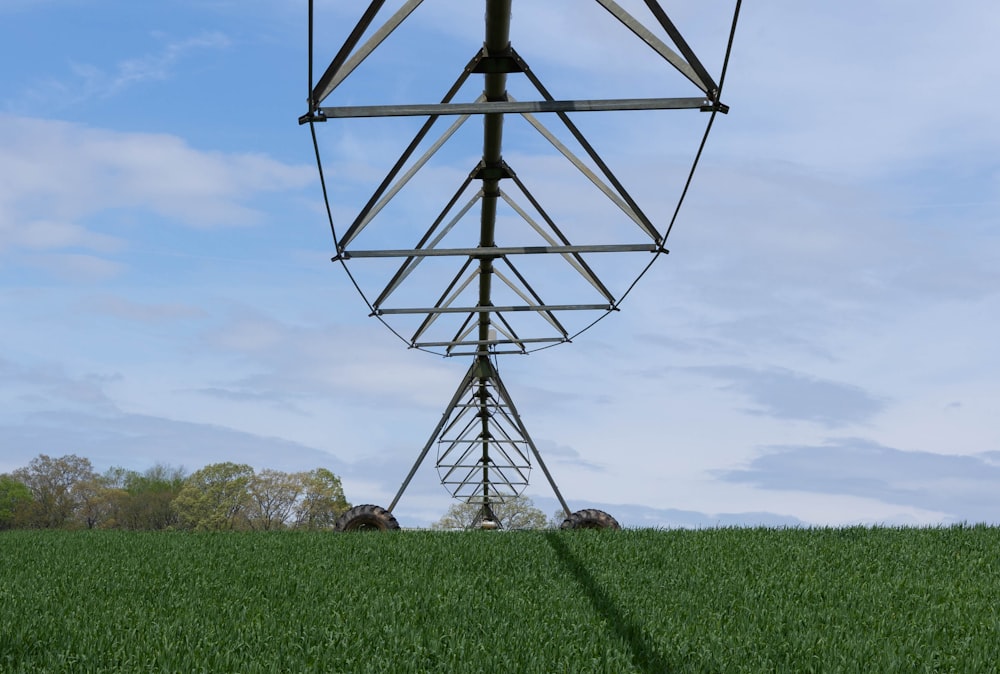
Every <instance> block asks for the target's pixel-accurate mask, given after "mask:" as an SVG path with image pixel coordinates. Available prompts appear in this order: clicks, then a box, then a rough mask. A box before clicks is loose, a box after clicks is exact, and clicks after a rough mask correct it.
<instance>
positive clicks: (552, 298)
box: [299, 0, 739, 519]
mask: <svg viewBox="0 0 1000 674" xmlns="http://www.w3.org/2000/svg"><path fill="white" fill-rule="evenodd" d="M431 1H432V2H433V0H431ZM580 1H581V2H583V0H580ZM643 2H644V5H645V9H646V15H647V17H648V18H647V20H646V23H643V22H642V21H640V20H639V19H638V18H637V17H636V16H635V15H634V14H633V13H630V12H629V11H627V10H626V9H625V8H623V7H622V6H621V5H619V4H618V3H617V2H614V0H591V3H596V4H597V5H599V6H600V7H602V8H603V9H604V10H606V11H607V13H608V15H610V17H609V18H611V19H613V20H616V21H617V22H618V23H619V24H621V25H622V26H624V27H625V28H626V29H627V31H628V32H630V33H631V34H632V35H633V36H634V37H635V38H637V39H638V40H640V41H641V42H642V43H644V45H645V46H646V47H648V49H649V50H650V51H651V52H653V53H654V54H655V55H656V56H658V57H659V58H660V59H662V61H663V62H665V63H666V64H668V65H669V66H670V67H671V68H673V69H675V70H676V71H677V72H679V73H680V74H681V75H682V76H683V78H684V79H685V80H686V81H687V86H688V87H689V88H692V89H693V90H692V91H691V92H690V93H691V94H693V95H688V96H684V97H652V98H650V97H643V98H604V99H587V100H581V99H569V100H563V99H557V98H555V97H554V96H553V94H552V93H551V92H550V90H549V89H548V88H547V87H546V86H545V85H544V84H543V82H542V80H541V79H540V78H539V76H538V75H536V73H535V72H534V71H533V70H532V68H531V67H530V66H529V64H528V62H527V61H526V60H525V58H524V57H522V55H521V54H519V53H518V52H517V51H516V50H515V48H514V46H513V44H512V41H511V35H510V33H511V5H512V0H484V4H485V25H484V32H483V38H484V39H483V43H482V46H481V47H480V48H477V49H476V50H475V53H473V55H472V57H471V58H470V60H469V61H468V62H467V63H466V64H465V66H464V67H463V68H462V70H461V72H460V73H459V74H458V77H457V78H456V79H455V80H454V82H453V83H452V84H451V86H450V87H449V88H447V90H446V91H445V92H444V94H443V96H442V97H441V98H440V100H439V102H437V103H424V102H421V103H416V104H396V103H389V104H377V105H327V101H328V99H330V98H331V97H332V96H333V94H335V93H336V92H337V91H338V88H339V87H341V85H342V84H343V83H344V82H345V80H347V78H348V76H350V75H351V74H352V73H354V72H355V70H356V69H357V68H359V66H361V65H362V63H364V62H365V61H366V59H368V58H369V57H370V56H371V55H372V54H373V53H374V52H375V51H376V49H378V48H379V47H380V46H381V45H382V44H383V43H384V42H385V41H386V40H387V39H388V38H389V36H390V35H391V34H392V33H393V32H394V31H395V30H396V29H397V28H399V27H400V26H401V25H402V24H403V23H404V22H405V21H407V19H409V17H410V16H411V15H412V14H413V13H414V12H415V10H417V8H418V7H419V6H420V5H421V4H422V0H406V1H404V2H402V3H396V4H397V5H399V6H398V7H397V9H396V11H395V12H393V13H391V15H389V16H388V17H387V18H385V20H384V22H382V23H380V24H379V23H377V22H376V19H377V18H378V17H379V15H380V14H382V13H383V9H385V5H386V2H385V1H384V0H374V1H373V2H371V3H370V4H369V5H368V7H367V8H366V9H365V10H364V12H363V14H362V16H361V17H360V19H359V20H358V22H357V24H356V25H355V26H354V28H353V30H352V31H351V32H350V34H349V36H348V37H347V39H346V40H345V41H344V43H343V45H342V46H341V47H340V48H339V50H338V51H337V52H336V55H335V56H334V57H333V59H332V61H331V62H330V63H329V65H328V66H327V67H326V68H325V69H324V71H323V73H322V75H321V76H320V77H319V79H318V80H315V81H314V78H313V62H314V44H313V43H314V26H313V21H314V19H313V16H314V9H313V2H312V0H310V3H309V24H310V25H309V64H310V67H309V99H308V105H309V110H308V112H307V113H306V114H305V115H303V116H302V117H301V118H300V120H299V121H300V123H301V124H308V125H309V126H310V129H311V132H312V138H313V143H314V147H315V152H316V159H317V165H318V168H319V171H320V176H321V179H322V181H323V193H324V198H325V200H326V204H327V214H328V216H329V221H330V227H331V231H332V232H333V238H334V242H335V245H336V256H335V257H334V258H333V259H334V261H337V262H341V263H343V265H344V267H345V269H347V270H348V272H347V273H348V274H349V275H350V276H351V278H352V280H353V281H354V283H355V286H356V287H357V288H358V290H359V291H360V292H361V294H362V296H363V297H364V300H365V302H366V303H367V304H368V306H369V308H370V311H371V315H372V316H375V317H377V318H378V319H379V320H381V321H382V322H383V323H384V324H386V326H387V327H389V328H390V329H391V330H392V331H393V332H394V333H395V334H396V335H397V336H399V337H400V338H401V339H402V340H403V341H404V342H405V343H406V344H407V345H408V346H409V347H410V348H415V349H421V350H425V351H431V352H435V353H439V354H442V355H445V356H449V357H454V356H464V357H471V358H472V364H471V366H470V367H469V369H468V371H467V372H466V374H465V377H464V378H463V380H462V382H461V384H460V385H459V387H458V389H457V391H456V393H455V395H454V396H453V398H452V399H451V401H450V402H449V404H448V405H447V407H446V408H445V411H444V414H443V415H442V418H441V420H440V422H439V424H438V426H437V427H436V429H435V431H434V432H433V433H432V435H431V437H430V439H429V440H428V441H427V443H426V444H425V445H424V447H423V449H422V450H421V452H420V454H419V456H418V458H417V460H416V462H415V463H414V465H413V467H412V468H411V470H410V472H409V474H408V475H407V476H406V478H405V479H404V481H403V483H402V485H401V487H400V489H399V491H398V493H397V494H396V496H395V498H394V499H393V501H392V503H391V504H390V506H389V508H388V510H389V511H391V510H392V509H393V508H395V506H396V505H397V503H398V502H399V499H400V497H401V496H402V494H403V492H404V491H405V490H406V488H407V486H408V484H409V483H410V480H411V479H412V478H413V476H414V474H415V473H416V471H417V469H418V468H419V466H420V465H421V463H422V462H423V461H424V459H425V458H426V456H427V454H428V453H429V451H430V449H431V448H432V447H434V446H435V445H437V447H438V453H437V462H436V463H437V468H438V473H439V476H440V478H441V482H442V484H443V485H444V486H445V487H446V489H447V490H448V491H449V493H450V494H451V495H452V496H454V497H456V498H458V499H461V500H463V501H466V502H472V503H477V504H480V505H481V513H480V514H481V516H483V517H485V518H486V519H492V509H491V504H495V503H497V502H502V501H504V500H505V499H508V498H510V497H513V496H516V495H518V494H520V493H521V492H522V491H523V489H524V488H525V487H526V486H527V484H528V476H529V473H530V471H531V467H532V460H534V462H536V463H537V464H538V466H539V467H540V468H541V469H542V470H543V472H544V474H545V476H546V478H547V479H548V481H549V484H550V486H551V487H552V489H553V491H554V492H555V494H556V497H557V498H558V499H559V501H560V503H561V505H562V507H563V508H564V510H565V511H566V514H567V517H568V516H569V515H570V509H569V507H568V506H567V504H566V501H565V500H564V499H563V497H562V494H561V493H560V492H559V489H558V487H557V486H556V483H555V481H554V480H553V479H552V476H551V474H550V473H549V471H548V469H547V467H546V466H545V463H544V461H543V460H542V457H541V455H540V454H539V452H538V449H537V447H536V446H535V444H534V442H532V440H531V438H530V436H529V434H528V432H527V429H526V428H525V426H524V424H523V423H522V421H521V418H520V416H519V414H518V412H517V410H516V408H515V406H514V403H513V401H512V400H511V397H510V395H509V393H508V392H507V389H506V387H505V386H504V384H503V383H502V381H501V380H500V377H499V374H498V372H497V368H496V357H497V356H499V355H505V354H514V353H516V354H524V353H529V352H532V351H537V350H539V349H543V348H548V347H550V346H554V345H556V344H560V343H565V342H569V341H571V340H572V339H573V338H574V337H575V336H576V335H578V334H580V332H583V331H584V330H586V329H587V328H589V327H590V326H592V325H593V324H594V323H596V322H597V321H599V320H601V319H602V318H604V317H605V316H607V315H608V314H609V313H610V312H612V311H615V310H617V309H618V306H619V304H620V303H621V301H622V300H623V299H624V297H625V295H627V294H628V292H629V290H631V288H632V287H633V286H634V284H635V282H636V281H638V278H639V277H641V276H642V274H644V273H645V270H647V269H648V268H649V266H650V265H651V264H652V262H653V261H655V259H656V258H658V257H659V256H660V255H661V254H664V253H666V252H667V250H666V248H665V247H664V245H665V243H666V240H667V237H668V236H669V234H670V230H671V228H672V226H673V222H674V220H675V219H676V217H677V210H678V209H679V208H680V203H681V202H682V201H683V198H684V194H685V193H686V190H687V184H688V183H689V182H690V179H691V175H692V174H693V172H694V168H695V166H696V165H697V162H698V158H699V157H700V155H701V148H702V147H703V146H704V141H705V138H707V135H708V132H709V130H710V129H711V126H712V122H713V120H714V119H715V116H716V115H717V114H718V113H720V112H721V113H726V112H727V111H728V107H727V106H726V105H725V104H723V103H722V101H721V99H720V95H721V90H722V83H723V80H724V77H725V68H726V63H727V62H728V58H729V49H728V48H727V51H726V55H725V59H724V61H723V66H722V69H721V74H720V76H719V78H718V80H716V79H715V78H713V77H712V76H711V75H710V74H709V72H708V70H707V69H706V68H705V66H704V65H702V62H701V61H700V60H699V58H698V57H697V56H696V54H695V52H694V51H693V50H692V49H691V47H690V46H689V45H688V43H687V42H686V41H685V39H684V38H683V37H682V35H681V33H680V31H679V30H678V29H677V27H676V26H675V25H674V23H673V21H672V20H671V19H670V18H669V16H668V14H667V12H666V11H665V10H664V8H663V7H662V6H661V4H660V3H659V2H658V1H657V0H643ZM386 13H388V12H386ZM738 14H739V0H737V2H736V9H735V12H734V15H733V22H732V29H731V30H730V35H729V38H730V39H729V45H730V46H731V44H732V34H733V31H735V26H736V17H737V16H738ZM647 24H648V25H647ZM362 40H364V41H362ZM478 78H481V81H482V89H481V90H478V89H477V90H476V93H475V95H474V96H472V100H467V101H462V100H459V98H460V96H461V95H462V94H464V93H468V90H469V88H470V87H471V86H472V85H471V84H470V83H474V82H475V80H476V79H478ZM515 78H516V79H517V84H518V86H520V87H521V88H522V89H524V90H526V91H528V92H529V94H530V96H531V99H530V100H516V99H515V97H514V96H513V95H512V94H511V93H510V91H509V87H508V84H509V83H511V82H512V81H513V80H514V79H515ZM639 110H646V111H664V110H688V111H700V112H704V113H709V116H708V120H707V124H706V126H705V131H704V134H703V135H702V140H701V145H700V146H699V149H698V151H697V154H696V156H695V159H694V162H693V164H692V166H691V169H690V171H689V172H688V173H687V182H685V184H684V188H683V190H682V191H681V193H680V198H679V199H678V202H677V204H676V208H675V209H674V211H673V213H672V215H671V217H670V219H669V221H668V223H667V225H666V227H664V228H662V229H658V228H657V227H656V226H655V225H654V224H653V221H652V220H651V219H650V218H649V217H648V216H647V215H646V213H645V212H644V211H643V210H642V208H640V206H639V204H638V203H637V202H636V200H635V199H634V198H633V197H632V195H631V194H630V193H629V191H628V190H627V189H626V188H625V186H624V185H623V184H622V181H621V180H619V178H618V176H616V174H615V173H614V172H613V171H612V170H611V168H610V167H609V165H608V164H607V163H606V162H605V160H604V159H602V157H601V155H600V154H598V152H597V150H596V149H595V146H594V144H592V142H591V141H590V139H589V138H588V137H587V135H586V134H585V133H584V132H583V130H582V129H581V126H580V125H579V124H578V123H577V121H575V119H576V115H577V114H584V113H587V114H590V113H595V112H602V111H603V112H609V111H639ZM357 118H418V119H419V118H423V120H424V121H423V122H422V123H421V124H420V125H419V127H417V128H416V130H415V132H413V133H412V135H411V136H410V137H409V141H408V142H407V143H406V145H405V149H403V150H402V152H401V153H400V154H399V156H398V158H397V159H396V160H395V161H394V162H393V164H392V166H391V168H390V169H389V170H388V172H387V173H386V175H385V176H384V178H383V179H382V180H381V181H380V182H379V183H378V184H377V186H376V187H375V189H374V191H373V192H372V194H371V196H370V198H369V199H368V200H367V202H366V203H365V204H364V205H363V206H362V207H361V209H360V210H359V211H358V212H357V214H356V216H355V217H354V218H353V220H352V221H351V222H350V224H349V225H348V226H347V227H346V229H345V230H344V231H343V232H342V233H338V231H337V228H336V227H335V226H334V218H333V209H332V207H331V198H330V190H329V186H328V184H327V181H326V179H325V176H324V171H323V163H322V161H321V158H320V155H321V153H320V145H319V142H318V139H317V125H319V124H320V123H325V122H328V121H331V120H337V121H340V120H347V119H357ZM473 118H476V119H478V120H479V121H480V122H481V124H482V133H481V143H482V153H481V157H480V158H479V159H478V160H477V161H476V162H474V164H473V165H471V166H470V167H469V170H468V173H467V174H466V175H465V177H464V178H463V179H461V180H460V181H458V182H459V184H458V186H457V188H456V189H454V190H449V191H447V192H445V193H444V194H443V196H442V197H441V198H440V200H439V202H438V205H437V207H435V209H434V210H433V211H430V212H428V214H427V215H423V216H420V217H426V220H424V221H423V222H422V223H421V222H420V221H419V218H417V221H416V222H413V221H411V220H413V219H414V218H413V216H411V215H400V211H398V210H397V211H393V208H392V205H393V202H394V201H396V200H397V199H398V198H399V196H400V194H403V193H405V192H406V191H407V190H408V189H410V190H413V189H416V190H418V191H420V193H421V194H424V190H425V187H426V185H431V186H437V183H436V182H426V181H425V182H424V183H422V185H423V186H424V187H420V188H414V187H412V186H413V185H415V184H418V183H420V176H421V174H422V173H423V172H426V171H428V170H429V169H428V167H429V166H432V165H433V162H434V161H435V159H436V157H437V156H438V155H439V154H441V153H442V152H443V151H444V150H443V149H444V148H448V147H450V145H451V144H452V143H456V142H459V141H458V140H456V139H460V138H461V137H462V135H463V134H465V133H467V128H466V126H467V123H468V122H469V121H470V120H471V119H473ZM543 119H544V120H545V121H543ZM514 121H516V122H518V123H519V124H520V125H521V127H522V128H523V129H525V130H526V131H527V133H528V135H530V136H531V137H533V138H534V139H535V141H537V142H539V143H540V144H541V145H543V146H545V147H547V148H548V150H549V152H550V153H553V155H554V156H556V157H557V158H559V160H560V161H561V162H562V163H563V165H564V166H565V167H566V169H568V170H569V171H570V172H575V174H576V175H577V176H578V177H579V176H582V178H583V179H584V182H585V183H586V184H588V185H589V186H590V188H591V189H592V190H596V191H597V192H598V193H600V194H601V195H603V197H604V198H606V200H607V202H608V203H610V204H611V205H612V206H613V209H612V210H613V211H614V213H616V214H617V218H616V220H617V222H616V223H615V227H614V228H612V227H610V226H608V227H605V228H590V229H589V230H587V229H586V228H580V227H578V226H576V224H577V223H575V222H564V221H560V219H559V218H558V217H556V216H555V215H553V213H552V212H551V209H550V208H549V206H548V205H547V204H546V200H545V199H544V198H543V195H541V194H538V193H536V190H535V189H534V187H533V186H532V185H530V184H529V181H528V180H525V179H523V178H522V177H521V176H519V174H518V171H517V170H516V168H517V167H515V166H512V165H511V164H510V163H508V161H507V160H506V159H505V157H504V153H503V150H504V148H505V140H504V139H505V125H506V126H507V128H508V132H509V130H510V128H511V124H512V123H513V122H514ZM404 213H405V211H404ZM385 223H388V224H385ZM623 224H624V226H622V225H623ZM380 225H382V226H383V228H384V229H388V230H389V234H382V233H376V234H373V231H374V230H378V228H379V227H380ZM612 231H613V232H614V234H611V232H612ZM407 237H409V238H408V239H407ZM602 237H603V238H602ZM366 241H371V242H374V245H365V242H366ZM639 253H644V254H645V255H646V256H648V257H649V259H648V260H647V261H645V262H644V264H641V265H637V266H638V267H639V272H638V274H637V276H635V277H633V280H632V281H631V283H630V284H628V285H627V286H626V288H625V290H624V292H613V290H612V285H613V284H612V283H609V282H608V281H607V280H606V278H605V276H604V275H603V274H599V273H598V271H597V267H598V265H597V264H596V262H595V261H596V260H598V259H599V258H606V257H609V256H613V255H612V254H639ZM366 260H367V261H370V262H367V263H366V262H363V261H366ZM539 261H541V262H539ZM378 262H381V263H382V265H383V266H382V267H379V269H380V270H382V276H381V281H377V282H375V284H374V285H373V286H371V287H374V289H375V290H374V292H373V291H371V290H370V289H366V288H363V287H362V286H363V285H364V283H363V282H362V281H360V280H359V279H358V277H357V276H356V274H355V273H354V272H352V271H351V269H349V267H354V266H355V265H360V264H373V265H374V264H375V263H378ZM386 265H388V266H386ZM556 272H558V276H557V278H558V279H559V280H557V281H555V282H553V281H552V276H553V274H555V273H556ZM376 276H377V274H376ZM579 316H583V317H584V318H583V319H582V320H579V319H577V318H576V317H579Z"/></svg>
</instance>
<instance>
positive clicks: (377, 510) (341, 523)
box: [333, 503, 399, 531]
mask: <svg viewBox="0 0 1000 674" xmlns="http://www.w3.org/2000/svg"><path fill="white" fill-rule="evenodd" d="M333 529H334V531H399V522H397V521H396V518H395V517H393V516H392V513H391V512H389V511H388V510H386V509H385V508H383V507H382V506H377V505H372V504H370V503H369V504H366V505H359V506H354V507H353V508H351V509H350V510H348V511H347V512H346V513H344V514H343V515H341V516H340V517H338V518H337V522H336V523H335V524H334V525H333Z"/></svg>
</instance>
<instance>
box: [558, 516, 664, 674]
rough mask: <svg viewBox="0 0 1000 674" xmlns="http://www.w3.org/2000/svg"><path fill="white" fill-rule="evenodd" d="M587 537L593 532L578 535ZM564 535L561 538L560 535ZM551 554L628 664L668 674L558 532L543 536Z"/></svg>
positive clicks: (647, 642) (636, 627) (639, 630)
mask: <svg viewBox="0 0 1000 674" xmlns="http://www.w3.org/2000/svg"><path fill="white" fill-rule="evenodd" d="M579 533H582V534H583V535H589V534H592V533H594V532H589V531H583V532H579ZM563 535H564V534H563ZM545 539H546V540H547V541H548V543H549V545H550V546H551V547H552V550H553V551H554V552H555V553H556V557H557V558H558V559H559V562H560V563H561V564H562V566H563V568H565V569H566V571H568V572H569V574H570V575H571V576H572V577H573V578H574V579H575V580H576V582H577V583H579V584H580V587H581V588H582V589H583V593H584V594H585V595H586V596H587V599H589V600H590V603H591V605H592V606H593V607H594V610H595V611H597V613H598V614H600V616H601V617H603V618H604V619H605V620H607V621H608V623H610V624H611V627H612V629H613V630H614V631H615V634H617V635H618V637H619V638H620V639H621V640H622V641H623V642H624V643H625V646H626V647H627V648H628V649H629V653H630V655H631V656H632V664H633V665H635V668H636V669H637V670H639V671H641V672H646V673H647V674H665V673H666V672H669V671H670V666H669V665H668V664H667V662H666V661H665V660H664V659H663V656H662V655H660V653H659V652H657V650H656V648H655V647H654V646H653V644H652V643H650V640H649V638H648V637H647V636H646V635H645V634H644V633H643V631H642V628H641V627H640V626H639V625H637V624H636V623H635V622H634V621H633V620H630V619H629V618H627V617H626V616H625V614H623V613H622V611H621V609H619V608H618V607H617V606H616V605H615V602H614V600H613V599H612V598H611V597H610V596H609V595H608V593H607V592H605V591H604V589H603V588H602V587H601V586H600V584H598V582H597V580H596V579H595V578H594V577H593V576H592V575H591V574H590V571H588V570H587V567H585V566H584V565H583V563H582V562H581V561H580V560H579V559H578V558H577V557H576V556H575V555H574V554H573V552H572V551H571V550H570V549H569V548H568V547H567V546H566V543H565V542H564V541H563V540H562V538H561V535H560V533H559V532H555V531H550V532H548V533H546V534H545Z"/></svg>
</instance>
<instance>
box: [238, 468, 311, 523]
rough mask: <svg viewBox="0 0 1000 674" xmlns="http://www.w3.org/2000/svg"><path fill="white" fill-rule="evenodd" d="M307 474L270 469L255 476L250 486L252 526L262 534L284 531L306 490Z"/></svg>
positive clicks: (249, 514)
mask: <svg viewBox="0 0 1000 674" xmlns="http://www.w3.org/2000/svg"><path fill="white" fill-rule="evenodd" d="M304 475H305V473H292V474H289V473H283V472H281V471H280V470H271V469H269V468H265V469H264V470H262V471H260V472H259V473H257V474H255V475H254V476H253V479H251V480H250V485H249V493H250V507H249V509H248V512H247V521H248V523H249V525H250V527H251V528H253V529H259V530H261V531H271V530H274V529H283V528H285V525H286V523H287V522H288V520H289V519H290V518H291V517H292V513H293V512H294V511H295V508H296V505H297V504H298V502H299V499H300V498H301V497H302V494H303V492H304V490H305V484H304V479H303V476H304Z"/></svg>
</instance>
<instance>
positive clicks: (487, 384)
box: [389, 358, 569, 520]
mask: <svg viewBox="0 0 1000 674" xmlns="http://www.w3.org/2000/svg"><path fill="white" fill-rule="evenodd" d="M434 446H437V448H438V452H437V462H436V465H437V471H438V475H439V477H440V478H441V484H442V485H444V487H445V488H446V489H447V490H448V492H449V493H450V494H451V495H452V496H453V497H454V498H457V499H460V500H462V501H464V502H466V503H475V504H478V505H479V506H480V510H479V516H478V517H479V518H483V517H485V518H486V519H489V520H495V519H496V518H495V517H494V516H493V512H492V505H493V504H498V503H503V502H505V501H507V500H510V499H512V498H515V497H517V496H518V495H520V494H521V493H522V492H523V491H524V488H525V487H527V486H528V477H529V475H530V474H531V468H532V459H534V461H535V463H537V464H538V466H539V467H540V468H541V469H542V472H543V473H544V474H545V477H546V478H547V479H548V481H549V485H550V486H551V487H552V490H553V492H555V495H556V497H557V498H558V499H559V501H560V503H561V504H562V505H563V508H564V509H566V510H567V512H568V511H569V509H568V507H567V506H566V502H565V501H564V500H563V497H562V494H561V493H560V492H559V488H558V487H557V486H556V484H555V481H554V480H553V479H552V475H551V474H550V473H549V470H548V468H547V467H546V465H545V462H544V461H543V460H542V456H541V454H539V453H538V448H537V447H536V446H535V443H534V441H533V440H532V439H531V436H530V435H529V434H528V429H527V428H525V426H524V423H523V422H522V421H521V417H520V415H519V414H518V412H517V408H516V407H515V406H514V401H513V400H512V399H511V397H510V393H508V391H507V388H506V387H505V386H504V384H503V382H502V381H501V380H500V375H499V373H497V370H496V367H495V366H494V365H493V364H492V363H491V362H490V361H489V359H486V358H476V359H475V360H474V361H473V363H472V366H471V367H470V368H469V369H468V371H466V373H465V377H463V379H462V383H461V384H460V385H459V387H458V389H457V390H456V391H455V395H454V396H452V399H451V401H450V402H449V403H448V406H447V407H446V408H445V411H444V413H443V414H442V416H441V420H440V422H438V425H437V427H436V428H435V429H434V432H433V433H432V434H431V436H430V438H429V439H428V440H427V443H426V444H425V445H424V447H423V450H421V452H420V455H419V456H418V457H417V460H416V462H415V463H414V464H413V468H412V469H411V470H410V473H409V475H407V477H406V479H405V480H404V481H403V484H402V486H401V487H400V488H399V492H398V493H397V494H396V498H395V499H393V501H392V503H391V504H390V506H389V510H392V509H393V508H394V507H395V506H396V503H397V502H398V501H399V499H400V497H401V496H402V495H403V492H404V491H405V490H406V487H407V486H408V485H409V483H410V480H411V479H412V478H413V476H414V475H415V474H416V472H417V469H418V468H419V467H420V465H421V464H422V463H423V462H424V459H425V458H426V457H427V454H428V453H429V452H430V450H431V448H432V447H434Z"/></svg>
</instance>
